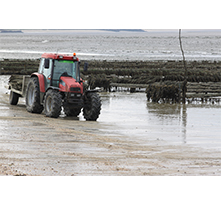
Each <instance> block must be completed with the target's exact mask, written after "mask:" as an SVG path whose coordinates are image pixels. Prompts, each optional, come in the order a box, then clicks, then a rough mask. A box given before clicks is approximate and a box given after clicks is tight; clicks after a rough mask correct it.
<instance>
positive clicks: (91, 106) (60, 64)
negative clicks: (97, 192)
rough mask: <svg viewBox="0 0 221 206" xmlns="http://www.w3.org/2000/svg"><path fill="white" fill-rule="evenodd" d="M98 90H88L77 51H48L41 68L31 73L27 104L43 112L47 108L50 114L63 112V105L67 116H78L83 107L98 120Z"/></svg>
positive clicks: (85, 111) (87, 115) (86, 117)
mask: <svg viewBox="0 0 221 206" xmlns="http://www.w3.org/2000/svg"><path fill="white" fill-rule="evenodd" d="M84 70H85V71H86V70H87V63H85V65H84ZM97 91H98V90H84V87H83V81H82V79H81V78H80V62H79V59H78V58H77V57H76V54H75V53H74V54H73V56H69V55H63V54H49V53H44V54H43V55H42V58H41V61H40V65H39V69H38V72H35V73H33V74H31V78H30V80H29V82H28V84H27V87H26V94H25V96H26V108H27V111H28V112H32V113H39V114H40V113H41V112H42V111H43V110H44V111H45V114H46V116H47V117H53V118H57V117H58V116H59V115H60V113H61V110H62V107H63V109H64V113H65V114H66V115H67V116H78V115H79V114H80V112H81V109H82V108H83V116H84V118H85V119H86V120H91V121H96V120H97V118H98V117H99V114H100V110H101V101H100V96H99V95H98V93H97Z"/></svg>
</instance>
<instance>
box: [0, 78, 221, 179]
mask: <svg viewBox="0 0 221 206" xmlns="http://www.w3.org/2000/svg"><path fill="white" fill-rule="evenodd" d="M1 77H2V81H1V84H0V110H1V112H0V129H1V132H0V174H1V175H28V176H33V175H34V176H36V175H37V176H46V175H47V176H71V175H76V176H82V175H83V176H86V175H88V176H94V175H102V176H107V175H114V176H120V175H125V176H132V175H136V176H143V175H148V176H150V175H172V176H177V175H178V176H183V175H191V176H192V175H207V176H208V175H221V151H220V149H219V148H213V147H201V146H200V145H196V146H193V145H191V144H185V143H182V142H181V143H178V144H177V143H175V144H174V143H170V142H168V141H166V140H165V139H164V136H169V135H170V134H171V136H173V133H174V132H173V127H172V129H171V132H169V133H168V131H169V130H168V131H161V130H159V132H158V133H153V132H152V133H151V129H150V130H149V131H148V138H146V139H144V138H141V137H142V136H139V135H138V134H137V135H136V132H134V133H130V131H132V130H136V128H133V127H132V124H129V127H131V128H130V129H128V131H129V133H127V132H126V131H127V129H126V128H124V129H122V127H123V126H122V125H123V121H121V120H120V118H119V119H116V121H115V122H114V121H113V119H112V118H111V117H110V116H108V114H109V115H111V111H113V113H114V112H115V111H114V109H113V108H111V104H109V103H108V102H107V96H105V94H101V96H102V101H103V103H104V104H103V105H104V106H103V110H102V113H101V116H100V118H99V119H98V121H96V122H87V121H84V119H83V117H82V115H80V117H78V118H67V117H65V116H64V115H61V116H60V117H59V118H58V119H52V118H46V117H45V115H44V114H41V115H39V114H31V113H28V112H27V111H26V108H25V103H24V100H23V99H21V100H20V101H19V104H18V105H17V106H11V105H9V103H8V97H9V94H8V90H7V89H6V88H5V85H6V83H7V78H8V76H1ZM115 98H117V93H116V95H115V96H112V98H109V100H108V101H112V102H113V100H115ZM125 103H126V102H125ZM127 104H128V103H127ZM108 108H109V109H108ZM119 111H120V108H119ZM119 111H117V112H118V113H119ZM148 111H150V110H148ZM133 115H135V114H134V112H132V113H131V116H132V117H131V118H133ZM121 116H124V115H123V111H122V115H121ZM115 117H116V116H115ZM178 118H179V117H178ZM128 122H129V123H132V120H131V121H130V120H129V121H127V123H128ZM141 122H142V120H141ZM141 122H140V124H141ZM168 122H170V118H169V119H168ZM184 124H185V121H184ZM172 125H173V121H172V124H171V126H172ZM195 125H197V124H195V123H194V126H195ZM175 126H177V125H175ZM202 127H203V125H202ZM180 128H183V129H185V127H183V126H182V127H180ZM187 128H188V127H187ZM215 128H216V127H215ZM137 129H140V128H137ZM140 131H141V132H142V130H140ZM152 131H154V128H153V130H152ZM189 131H190V132H191V130H187V131H181V132H180V135H182V134H185V132H186V133H188V132H189ZM192 132H193V131H192ZM218 133H219V131H216V132H214V133H213V135H214V134H215V137H216V138H217V137H218V136H216V135H219V134H218ZM181 139H182V137H181Z"/></svg>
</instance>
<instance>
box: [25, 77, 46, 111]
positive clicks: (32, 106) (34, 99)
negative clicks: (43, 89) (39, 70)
mask: <svg viewBox="0 0 221 206" xmlns="http://www.w3.org/2000/svg"><path fill="white" fill-rule="evenodd" d="M25 100H26V109H27V111H28V112H31V113H38V114H41V113H42V111H43V109H44V107H43V106H42V105H41V103H40V88H39V82H38V78H37V77H32V78H31V79H30V80H29V82H28V85H27V90H26V97H25Z"/></svg>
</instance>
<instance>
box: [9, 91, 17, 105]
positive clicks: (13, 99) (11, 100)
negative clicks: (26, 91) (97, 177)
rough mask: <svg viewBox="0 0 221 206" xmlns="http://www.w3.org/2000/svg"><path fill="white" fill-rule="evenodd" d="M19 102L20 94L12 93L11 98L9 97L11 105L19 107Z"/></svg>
mask: <svg viewBox="0 0 221 206" xmlns="http://www.w3.org/2000/svg"><path fill="white" fill-rule="evenodd" d="M18 100H19V94H17V93H15V92H13V91H11V92H10V96H9V103H10V104H11V105H17V104H18Z"/></svg>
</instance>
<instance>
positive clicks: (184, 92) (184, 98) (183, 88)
mask: <svg viewBox="0 0 221 206" xmlns="http://www.w3.org/2000/svg"><path fill="white" fill-rule="evenodd" d="M179 40H180V49H181V52H182V56H183V65H184V69H185V71H184V81H183V87H182V92H183V101H182V102H183V104H185V103H186V92H187V67H186V60H185V56H184V51H183V47H182V41H181V29H179Z"/></svg>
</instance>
